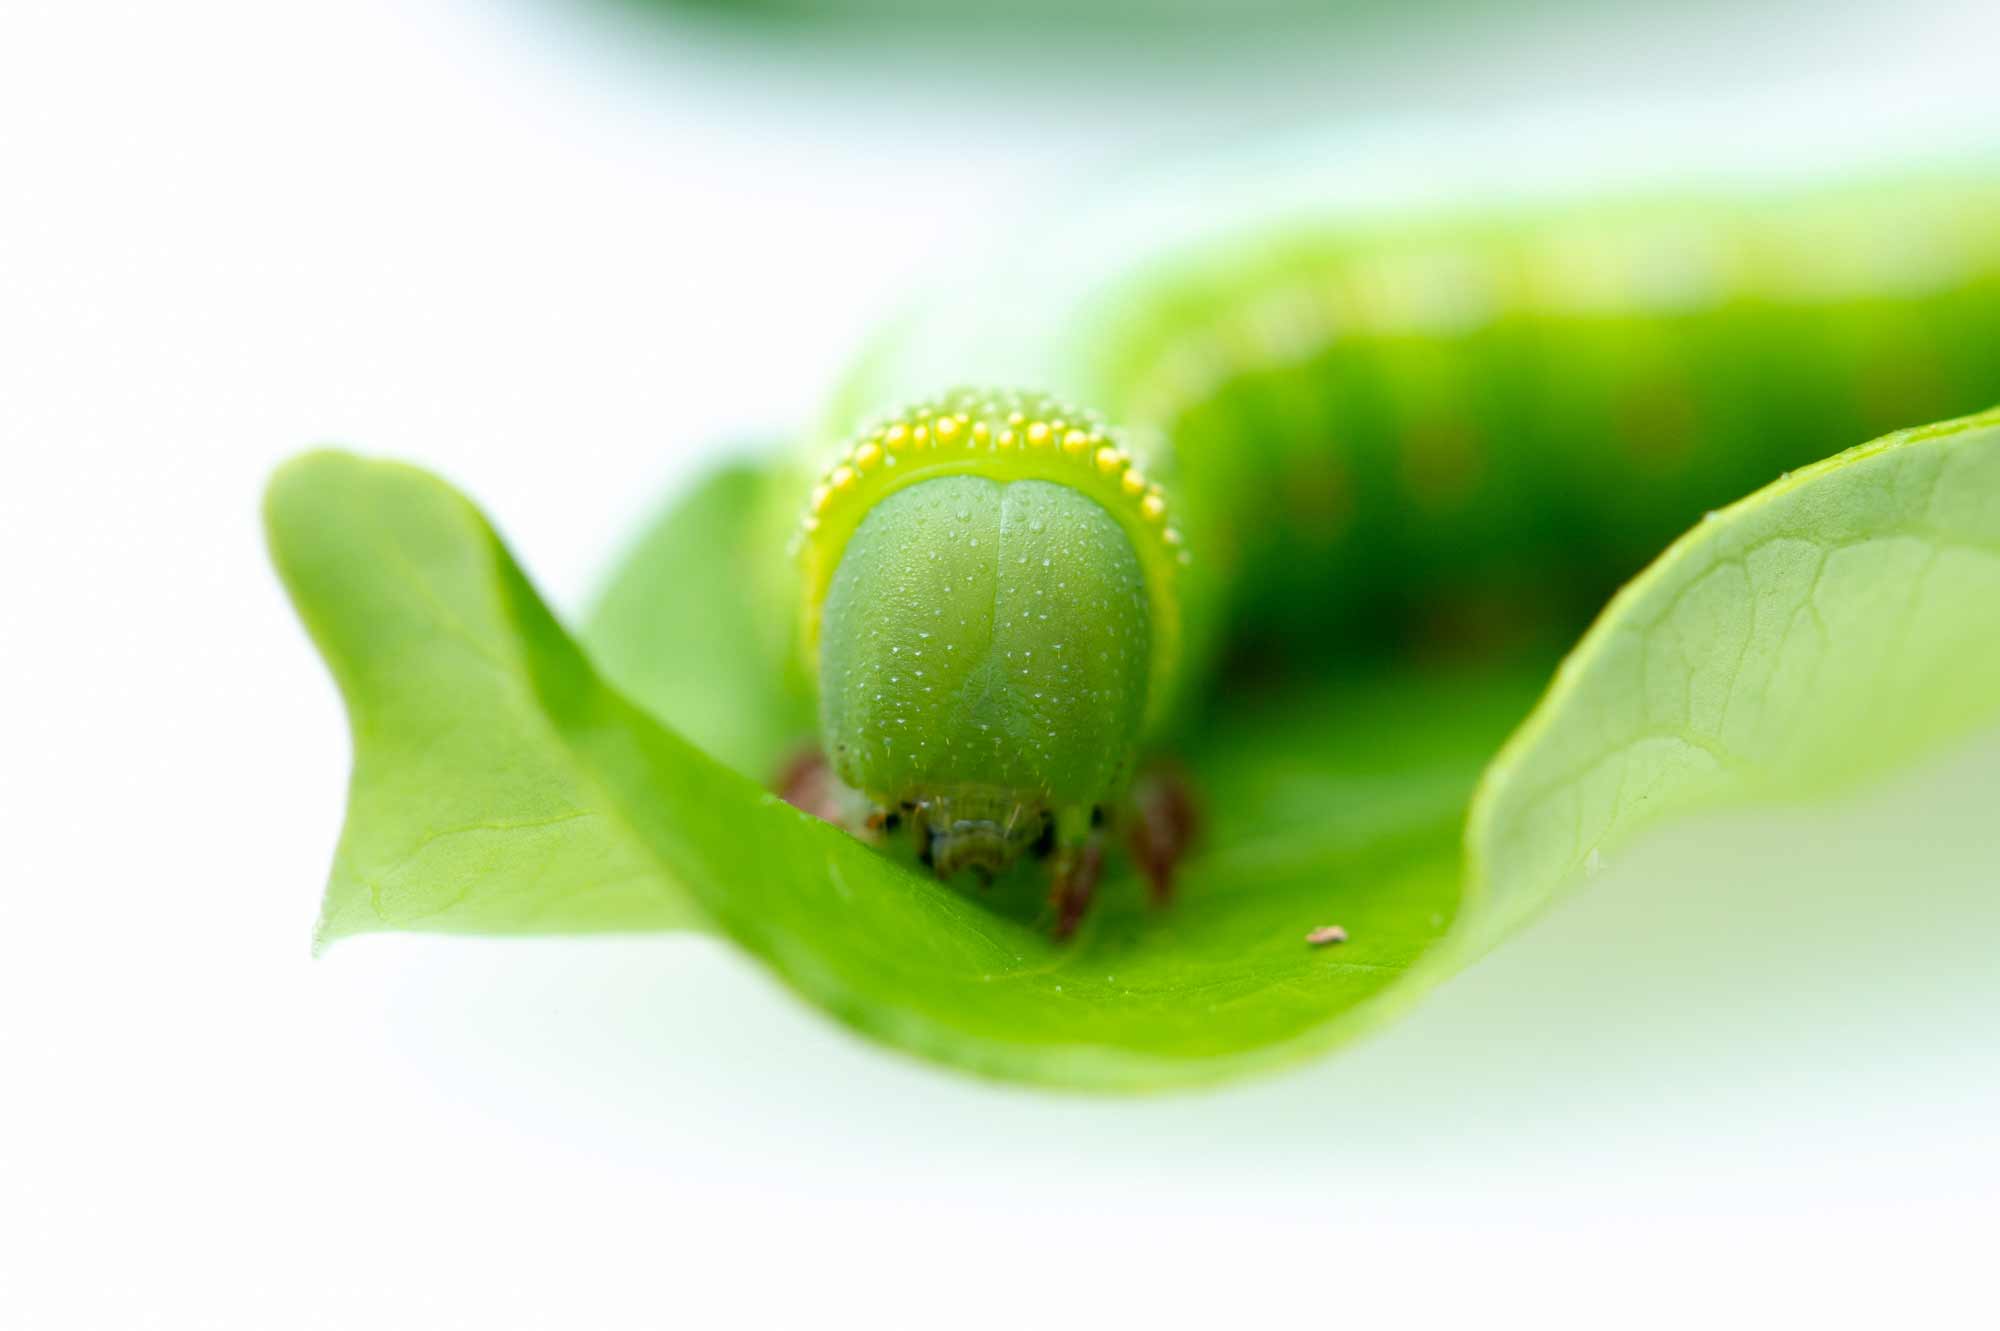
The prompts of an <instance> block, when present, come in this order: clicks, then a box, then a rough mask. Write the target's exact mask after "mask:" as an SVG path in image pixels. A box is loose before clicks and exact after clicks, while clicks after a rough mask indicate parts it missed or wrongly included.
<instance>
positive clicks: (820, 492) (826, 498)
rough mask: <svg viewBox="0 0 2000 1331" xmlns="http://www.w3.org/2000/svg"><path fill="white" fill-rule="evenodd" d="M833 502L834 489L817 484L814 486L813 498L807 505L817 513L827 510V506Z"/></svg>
mask: <svg viewBox="0 0 2000 1331" xmlns="http://www.w3.org/2000/svg"><path fill="white" fill-rule="evenodd" d="M832 502H833V491H832V490H830V489H828V488H827V487H826V486H824V485H815V486H814V487H813V492H812V500H811V502H810V503H808V504H807V507H808V508H810V509H812V511H813V512H815V513H824V512H826V506H827V505H828V504H830V503H832Z"/></svg>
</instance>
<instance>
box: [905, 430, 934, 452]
mask: <svg viewBox="0 0 2000 1331" xmlns="http://www.w3.org/2000/svg"><path fill="white" fill-rule="evenodd" d="M930 441H931V432H930V431H929V430H928V429H926V428H925V427H924V426H921V425H919V426H918V427H917V428H916V429H914V430H912V431H910V442H911V443H913V444H915V445H916V446H917V447H918V448H922V447H923V446H924V445H925V444H927V443H929V442H930Z"/></svg>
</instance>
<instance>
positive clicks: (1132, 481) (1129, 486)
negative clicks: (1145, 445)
mask: <svg viewBox="0 0 2000 1331" xmlns="http://www.w3.org/2000/svg"><path fill="white" fill-rule="evenodd" d="M1118 488H1119V489H1121V490H1123V491H1124V492H1125V493H1126V494H1128V495H1136V494H1138V493H1139V492H1140V491H1142V490H1144V489H1145V488H1146V478H1145V476H1144V475H1143V474H1141V473H1140V471H1139V469H1138V468H1137V467H1127V468H1126V469H1125V474H1124V475H1123V476H1120V477H1119V478H1118Z"/></svg>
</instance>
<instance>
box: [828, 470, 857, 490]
mask: <svg viewBox="0 0 2000 1331" xmlns="http://www.w3.org/2000/svg"><path fill="white" fill-rule="evenodd" d="M826 482H827V484H828V485H831V486H832V487H833V488H834V489H836V490H851V489H853V488H854V468H852V467H835V468H834V469H833V475H831V476H829V477H827V478H826Z"/></svg>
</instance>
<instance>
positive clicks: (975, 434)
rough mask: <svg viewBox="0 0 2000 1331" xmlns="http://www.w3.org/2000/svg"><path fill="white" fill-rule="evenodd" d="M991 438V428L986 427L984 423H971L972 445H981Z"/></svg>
mask: <svg viewBox="0 0 2000 1331" xmlns="http://www.w3.org/2000/svg"><path fill="white" fill-rule="evenodd" d="M992 437H993V429H992V427H991V426H989V425H987V423H986V422H985V421H974V422H973V423H972V442H973V443H975V444H983V443H985V442H986V441H987V440H988V439H991V438H992Z"/></svg>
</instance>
